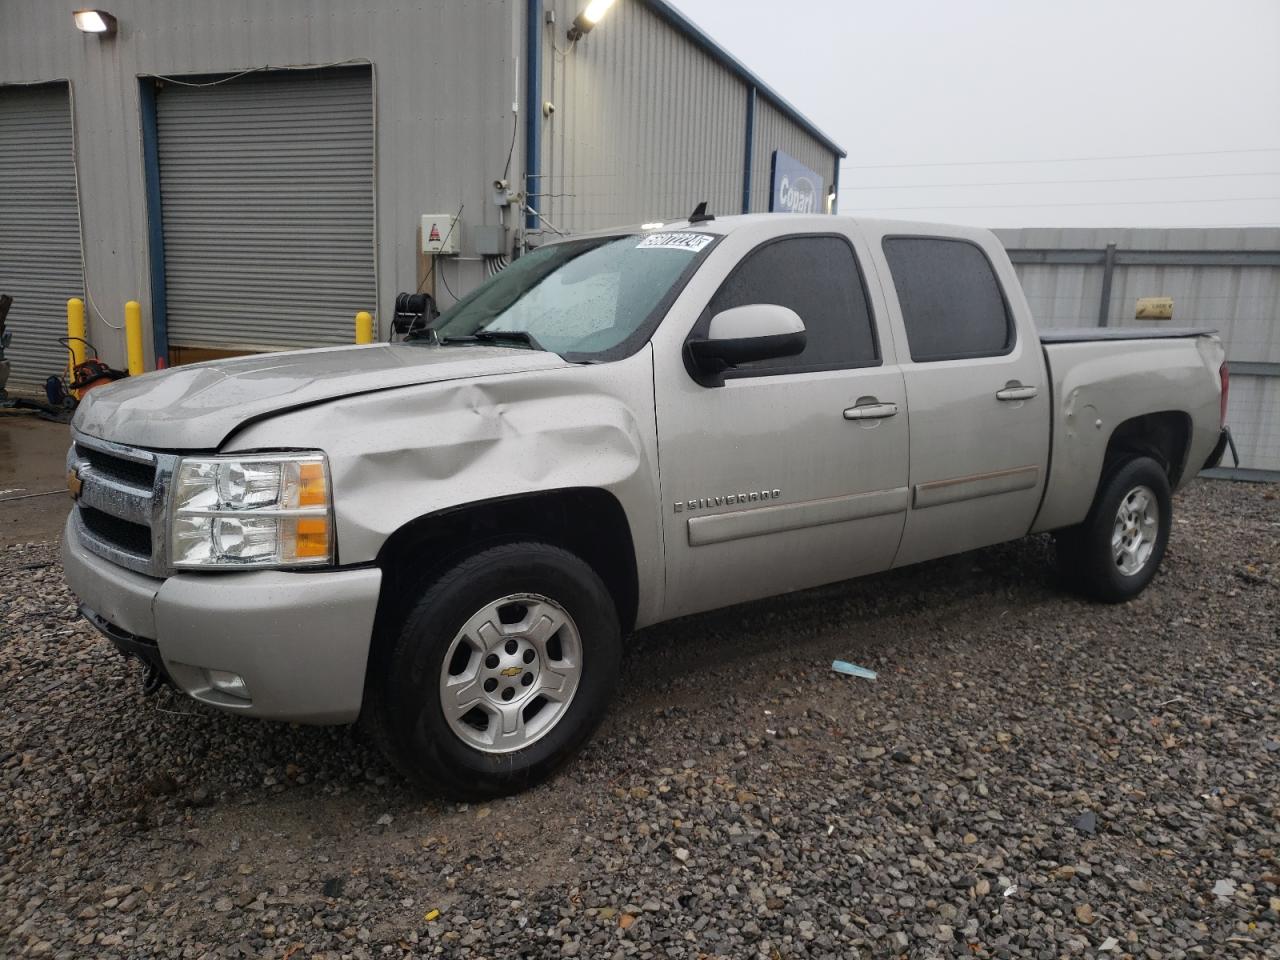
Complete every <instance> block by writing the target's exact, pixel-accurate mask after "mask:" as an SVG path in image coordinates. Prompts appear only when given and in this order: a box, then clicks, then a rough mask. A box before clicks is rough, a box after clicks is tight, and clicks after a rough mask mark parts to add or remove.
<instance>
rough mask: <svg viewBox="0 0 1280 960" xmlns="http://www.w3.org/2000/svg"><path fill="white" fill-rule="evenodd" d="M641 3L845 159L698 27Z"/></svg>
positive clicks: (654, 2) (650, 0)
mask: <svg viewBox="0 0 1280 960" xmlns="http://www.w3.org/2000/svg"><path fill="white" fill-rule="evenodd" d="M641 2H642V3H644V5H645V6H646V7H648V8H649V9H650V10H652V11H653V12H654V13H656V14H657V15H658V16H659V17H661V18H662V19H663V20H665V21H666V22H667V23H669V24H671V26H673V27H675V28H676V29H677V30H679V31H680V32H681V33H683V34H684V35H685V36H687V37H688V38H689V39H690V40H692V41H693V42H694V43H696V44H697V45H698V46H700V47H701V48H702V49H703V50H705V51H706V52H707V53H709V54H711V56H712V57H714V58H715V59H716V60H718V61H720V62H721V63H722V64H724V65H725V66H726V67H728V68H729V69H730V70H732V71H733V72H734V73H736V74H737V75H738V76H739V77H740V78H741V79H742V80H744V81H745V82H746V83H748V84H750V85H751V86H753V87H755V88H756V89H757V90H759V91H760V93H761V95H762V96H764V97H765V98H766V99H768V100H771V101H772V102H773V105H774V106H775V107H777V108H778V109H779V110H781V111H782V112H783V113H785V114H786V115H787V116H788V117H790V118H791V119H792V120H794V121H795V122H796V124H797V125H799V126H800V127H801V128H803V129H804V131H805V132H806V133H808V134H809V135H810V136H812V137H813V138H814V139H816V140H818V141H820V142H821V143H822V145H823V146H825V147H827V148H828V149H829V150H831V151H832V152H834V153H836V154H838V155H839V156H841V157H847V156H848V155H849V153H848V151H847V150H845V148H844V147H842V146H840V144H838V143H836V142H835V141H834V140H832V139H831V138H830V137H829V136H827V135H826V134H825V133H823V132H822V131H821V130H819V129H818V128H817V127H816V126H815V125H814V123H813V121H812V120H810V119H809V118H808V117H806V116H805V115H804V114H803V113H801V112H800V111H799V110H797V109H796V108H795V107H793V106H792V105H791V104H790V103H788V102H787V100H786V99H785V98H784V97H783V96H781V95H780V94H779V93H778V92H777V91H776V90H774V89H773V88H772V87H771V86H769V85H768V84H767V83H765V82H764V81H763V80H761V79H760V78H759V77H758V76H756V75H755V74H754V73H752V72H751V71H750V70H748V69H747V66H746V64H744V63H743V62H742V61H741V60H739V59H738V58H737V57H735V56H734V55H733V54H731V53H730V52H729V51H728V50H726V49H725V48H724V47H722V46H720V44H718V43H716V42H715V41H714V40H712V39H711V37H710V36H709V35H708V34H707V33H706V32H704V31H703V29H702V28H701V27H699V26H698V25H697V24H696V23H694V22H693V21H692V20H690V19H689V18H688V17H686V16H685V15H684V14H683V13H681V12H680V11H679V10H677V9H676V8H675V7H673V6H672V5H671V4H669V3H667V0H641Z"/></svg>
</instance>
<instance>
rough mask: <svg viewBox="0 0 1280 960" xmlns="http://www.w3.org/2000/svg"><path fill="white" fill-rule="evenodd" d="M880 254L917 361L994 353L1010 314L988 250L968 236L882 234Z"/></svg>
mask: <svg viewBox="0 0 1280 960" xmlns="http://www.w3.org/2000/svg"><path fill="white" fill-rule="evenodd" d="M884 255H885V259H886V260H888V261H889V271H890V273H891V274H892V275H893V286H894V289H896V290H897V292H898V303H899V305H900V306H901V307H902V320H903V323H904V324H905V325H906V328H907V344H908V346H909V347H910V350H911V359H912V360H914V361H915V362H917V363H923V362H929V361H936V360H961V359H969V358H972V357H998V356H1002V355H1003V354H1006V353H1008V352H1009V351H1010V350H1012V349H1013V344H1014V328H1013V318H1012V316H1011V315H1010V313H1009V307H1008V304H1007V303H1006V302H1005V299H1004V291H1003V290H1002V289H1001V287H1000V281H999V280H998V279H996V274H995V270H994V269H993V268H992V266H991V261H990V260H988V259H987V255H986V253H984V252H983V250H982V248H981V247H979V246H978V245H977V244H974V243H970V242H969V241H968V240H954V239H949V238H945V237H886V238H885V240H884Z"/></svg>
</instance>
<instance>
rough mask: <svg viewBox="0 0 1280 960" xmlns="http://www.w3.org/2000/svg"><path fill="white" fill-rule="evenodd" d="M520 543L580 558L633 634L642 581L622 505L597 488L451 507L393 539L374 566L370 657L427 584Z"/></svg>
mask: <svg viewBox="0 0 1280 960" xmlns="http://www.w3.org/2000/svg"><path fill="white" fill-rule="evenodd" d="M521 540H536V541H539V542H542V543H550V544H553V545H555V546H559V547H562V548H564V549H566V550H568V551H570V552H571V553H574V554H576V555H577V556H579V557H581V558H582V559H583V560H584V561H585V562H586V563H587V564H588V565H589V566H590V567H591V568H592V569H594V570H595V571H596V573H597V574H598V575H599V576H600V579H601V580H603V581H604V584H605V586H606V587H607V588H608V590H609V593H610V595H611V596H612V597H613V602H614V605H615V607H616V609H617V612H618V621H619V623H620V624H621V625H622V629H623V631H624V633H625V632H627V631H629V630H631V629H632V628H633V626H634V625H635V620H636V612H637V609H638V606H639V576H638V570H637V565H636V553H635V545H634V542H633V539H632V535H631V527H630V524H629V523H628V522H627V516H626V513H625V512H624V510H623V508H622V504H621V503H620V502H619V501H618V499H617V497H615V496H614V495H613V494H612V493H610V492H609V491H607V490H602V489H599V488H598V487H570V488H563V489H557V490H548V491H539V492H533V493H523V494H516V495H512V496H505V497H497V498H494V499H490V500H481V501H478V502H475V503H468V504H463V505H459V506H456V507H449V508H446V509H444V510H439V511H436V512H434V513H428V514H424V515H422V516H419V517H416V518H414V519H413V520H410V521H409V522H407V523H405V524H403V525H402V526H401V527H400V528H399V529H397V530H396V531H395V532H394V533H392V535H391V536H390V537H388V538H387V540H386V542H385V543H384V544H383V545H382V548H381V549H380V550H379V551H378V556H377V559H376V560H375V563H376V565H377V566H378V567H379V568H380V569H381V570H382V589H381V593H380V595H379V598H378V612H377V617H376V619H375V624H374V639H373V646H374V650H372V651H371V653H370V656H371V658H372V657H373V656H374V654H375V653H376V648H377V647H378V645H379V643H380V642H385V641H386V638H387V636H388V634H389V633H390V632H391V631H392V628H393V626H394V624H396V623H398V622H399V620H400V619H401V618H402V616H403V613H404V611H405V610H406V608H407V607H408V606H410V605H412V603H413V602H414V601H415V600H416V599H417V597H418V596H419V595H420V593H421V591H422V588H423V586H424V585H425V584H427V583H429V582H430V581H431V580H432V579H433V578H434V577H436V576H439V574H440V573H442V572H443V571H445V570H447V569H449V568H450V567H451V566H453V565H455V564H456V563H459V562H461V561H462V560H463V559H464V558H465V557H467V556H469V555H471V554H474V553H476V552H477V551H478V550H481V549H484V548H486V547H491V546H496V545H497V544H501V543H513V542H517V541H521Z"/></svg>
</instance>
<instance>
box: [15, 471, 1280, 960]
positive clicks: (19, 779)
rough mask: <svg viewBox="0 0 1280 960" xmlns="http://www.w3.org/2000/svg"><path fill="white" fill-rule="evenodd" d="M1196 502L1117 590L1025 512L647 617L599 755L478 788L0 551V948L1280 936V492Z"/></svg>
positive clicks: (1047, 954)
mask: <svg viewBox="0 0 1280 960" xmlns="http://www.w3.org/2000/svg"><path fill="white" fill-rule="evenodd" d="M1176 514H1177V521H1176V523H1177V526H1176V529H1175V531H1174V535H1173V539H1172V542H1171V545H1170V548H1169V553H1168V555H1167V557H1166V560H1165V565H1164V569H1163V571H1162V573H1161V575H1160V576H1159V577H1158V579H1157V580H1156V582H1155V584H1154V585H1153V586H1152V588H1151V589H1149V590H1148V591H1147V592H1146V593H1145V594H1144V595H1143V596H1142V597H1140V598H1139V599H1138V600H1137V601H1135V602H1133V603H1131V604H1128V605H1125V606H1112V607H1108V606H1096V605H1090V604H1087V603H1083V602H1080V601H1078V600H1075V599H1072V598H1070V597H1068V596H1064V595H1063V594H1062V593H1061V592H1060V591H1059V590H1058V588H1057V586H1056V584H1055V582H1054V578H1053V576H1052V574H1051V573H1050V572H1049V571H1048V569H1047V565H1046V561H1047V559H1048V552H1049V544H1048V541H1047V540H1046V539H1045V538H1036V539H1030V540H1026V541H1022V542H1020V543H1016V544H1010V545H1005V546H1001V547H996V548H992V549H988V550H984V551H980V552H977V553H973V554H968V555H966V556H963V557H958V558H952V559H949V560H946V561H940V562H936V563H931V564H926V565H923V566H920V567H916V568H911V569H908V570H904V571H900V572H896V573H893V574H889V575H885V576H881V577H877V578H872V579H869V580H863V581H858V582H855V583H852V584H843V585H837V586H832V587H827V588H822V589H819V590H814V591H809V592H807V593H804V594H800V595H796V596H792V597H789V598H783V599H777V600H771V601H766V602H762V603H757V604H752V605H749V606H744V607H737V608H733V609H730V610H727V611H722V612H718V613H715V614H710V615H705V616H700V617H695V618H689V619H686V620H683V621H679V622H677V623H673V624H668V625H665V626H662V627H659V628H654V629H650V630H647V631H644V632H643V633H641V634H640V635H638V636H637V637H636V638H635V642H634V644H633V646H632V650H631V652H630V653H629V655H628V659H627V663H626V674H625V680H624V684H623V688H622V692H621V695H620V700H619V703H618V704H617V706H616V709H615V710H614V712H613V715H612V717H611V718H610V720H609V721H607V723H606V726H605V728H604V729H603V730H602V731H601V733H600V734H599V735H598V736H597V737H596V739H595V740H594V742H593V743H592V744H591V745H590V746H589V747H588V748H587V749H586V750H585V751H584V752H583V753H582V755H581V756H580V757H579V759H578V760H577V761H576V762H575V763H574V764H572V765H571V766H570V767H569V768H568V769H567V770H566V771H565V772H563V773H562V774H561V775H560V776H558V777H557V778H556V779H555V780H554V781H553V782H551V783H549V784H546V785H544V786H543V787H540V788H538V789H536V790H533V791H530V792H528V793H526V794H524V795H522V796H519V797H515V798H512V799H509V800H504V801H501V802H495V803H490V804H484V805H471V806H466V805H457V804H445V803H440V802H436V801H431V800H425V799H423V798H422V797H419V796H415V795H414V794H413V793H412V792H411V791H410V790H409V789H408V788H407V787H405V786H404V785H403V783H402V782H400V781H399V780H398V779H397V778H396V777H395V775H394V774H393V773H392V772H391V770H390V769H389V768H388V767H387V766H386V765H385V764H384V763H383V762H382V761H381V759H380V758H378V757H377V756H376V755H375V754H374V753H373V752H371V750H370V749H369V748H368V747H367V745H366V744H365V743H364V742H363V741H362V740H361V739H360V737H359V735H358V734H357V733H354V732H351V731H348V730H323V729H311V728H291V727H285V726H275V725H267V724H261V723H257V722H253V721H247V720H243V719H238V718H234V717H227V716H223V715H220V714H216V713H213V712H210V711H206V710H204V709H203V708H201V707H199V706H198V705H197V704H195V703H193V702H189V701H185V700H182V699H179V698H177V697H175V696H173V695H171V694H169V693H167V692H166V693H162V694H161V695H159V696H158V697H156V698H153V699H144V698H143V697H142V695H141V693H140V692H139V676H140V673H139V670H138V668H136V667H133V666H127V665H126V664H125V663H124V661H122V660H121V659H120V658H119V657H118V656H117V655H116V654H115V653H114V652H113V651H112V650H111V649H110V648H109V646H108V645H107V644H106V643H105V642H104V641H102V640H100V639H98V638H97V637H96V636H95V635H94V634H93V633H92V632H91V631H90V630H89V629H88V628H86V626H85V625H83V624H82V623H80V622H78V621H77V620H76V617H75V614H74V608H73V605H72V600H71V597H70V595H69V594H68V593H67V590H66V588H65V586H64V584H63V580H62V575H61V572H60V570H59V568H58V564H57V559H56V548H55V545H53V544H28V545H18V546H11V547H8V548H6V549H3V550H0V637H2V642H0V697H2V698H3V710H2V712H0V798H2V803H0V956H5V957H8V956H57V957H67V958H70V957H149V956H165V957H184V958H186V957H190V958H195V957H203V956H210V957H256V956H269V957H277V958H280V957H295V958H302V957H319V956H328V957H334V958H336V957H357V958H366V957H369V958H371V957H407V956H447V957H476V958H479V957H486V958H503V957H560V956H566V957H568V956H579V957H590V958H597V957H600V958H612V957H680V958H690V960H693V958H704V957H725V958H743V957H745V958H754V957H762V958H768V960H780V958H798V957H831V958H837V957H838V958H849V957H903V956H905V957H912V958H942V957H1037V958H1056V957H1069V956H1089V957H1106V958H1112V957H1115V958H1119V957H1123V956H1133V957H1149V958H1153V960H1155V958H1177V957H1182V956H1205V957H1262V956H1268V957H1280V858H1278V851H1280V825H1278V819H1280V690H1278V689H1277V683H1278V678H1280V643H1278V642H1277V640H1278V637H1277V623H1278V622H1280V609H1278V608H1280V488H1277V487H1262V486H1253V485H1248V484H1225V483H1216V484H1215V483H1207V482H1201V483H1198V484H1196V485H1194V486H1193V487H1192V488H1191V489H1190V490H1189V491H1188V492H1187V493H1186V494H1184V495H1183V496H1181V497H1180V498H1179V501H1178V504H1177V509H1176ZM833 657H840V658H843V659H849V660H853V661H856V662H858V663H862V664H865V665H868V666H872V667H874V668H875V669H877V670H879V671H880V676H879V679H878V680H876V681H866V680H860V679H852V678H847V677H840V676H836V675H834V674H832V673H831V672H830V670H829V665H830V661H831V660H832V658H833Z"/></svg>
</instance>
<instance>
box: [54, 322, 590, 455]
mask: <svg viewBox="0 0 1280 960" xmlns="http://www.w3.org/2000/svg"><path fill="white" fill-rule="evenodd" d="M564 366H567V364H566V362H565V361H564V360H562V359H561V358H560V357H559V356H557V355H556V354H554V353H546V352H543V351H537V350H526V349H523V348H516V347H499V346H447V347H432V346H427V345H425V344H403V343H379V344H372V345H369V346H360V347H355V346H352V347H327V348H321V349H318V350H298V351H294V352H291V353H272V354H259V355H257V356H252V357H236V358H234V359H230V360H214V361H211V362H209V363H200V364H193V365H192V366H187V367H175V368H172V369H170V370H159V371H156V372H155V373H148V374H145V375H143V376H140V377H129V378H128V379H125V380H120V381H118V382H116V383H113V384H111V385H110V386H104V387H98V388H96V389H94V390H91V391H90V392H89V393H88V394H86V395H85V399H84V401H83V402H82V403H81V404H80V407H79V409H78V410H77V411H76V415H75V420H74V421H73V425H74V427H75V429H76V430H78V431H80V432H81V433H85V434H88V435H89V436H91V437H98V438H99V439H102V440H112V441H115V442H116V443H125V444H131V445H134V446H139V447H150V448H152V449H156V450H211V449H214V448H216V447H217V446H219V445H220V444H221V443H222V441H224V440H225V439H226V438H227V437H228V436H229V435H230V434H231V433H232V432H233V431H234V430H235V429H236V428H237V427H240V426H242V425H244V424H246V423H248V422H250V421H253V420H258V419H261V418H262V417H264V416H269V415H271V414H274V413H280V412H282V411H285V410H294V409H297V408H299V407H306V406H311V405H312V404H316V403H322V402H324V401H326V400H336V399H338V398H340V397H348V396H352V395H354V394H360V393H371V392H374V391H377V390H391V389H394V388H396V387H408V386H414V385H417V384H423V383H438V382H441V381H445V380H461V379H469V378H473V377H486V376H494V375H497V374H510V373H522V372H525V371H528V370H549V369H555V368H558V367H564Z"/></svg>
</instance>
